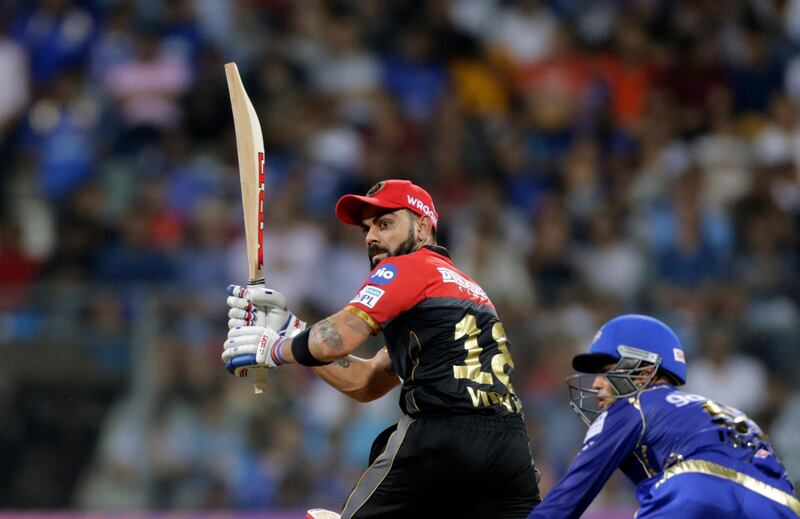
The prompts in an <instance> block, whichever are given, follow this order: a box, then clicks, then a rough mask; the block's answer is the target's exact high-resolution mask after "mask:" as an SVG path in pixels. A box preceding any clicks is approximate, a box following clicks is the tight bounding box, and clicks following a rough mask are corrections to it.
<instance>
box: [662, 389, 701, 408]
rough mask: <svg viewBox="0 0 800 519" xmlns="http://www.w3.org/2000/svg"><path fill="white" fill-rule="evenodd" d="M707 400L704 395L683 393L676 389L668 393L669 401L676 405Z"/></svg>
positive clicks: (681, 405) (680, 405)
mask: <svg viewBox="0 0 800 519" xmlns="http://www.w3.org/2000/svg"><path fill="white" fill-rule="evenodd" d="M706 400H708V399H707V398H706V397H704V396H701V395H693V394H691V393H681V392H680V391H674V392H672V393H670V394H668V395H667V402H669V403H670V404H672V405H674V406H675V407H683V406H685V405H689V404H691V403H692V402H705V401H706Z"/></svg>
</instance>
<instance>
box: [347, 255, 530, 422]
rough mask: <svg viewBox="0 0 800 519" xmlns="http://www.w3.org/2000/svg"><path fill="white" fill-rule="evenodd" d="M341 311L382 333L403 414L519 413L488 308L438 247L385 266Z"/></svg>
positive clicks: (500, 336) (504, 348) (507, 358)
mask: <svg viewBox="0 0 800 519" xmlns="http://www.w3.org/2000/svg"><path fill="white" fill-rule="evenodd" d="M346 310H348V311H351V312H353V313H354V314H356V315H358V316H359V317H361V318H362V319H364V320H365V321H366V322H367V323H368V324H369V325H370V326H371V327H372V329H373V331H374V332H375V333H376V334H378V333H380V332H381V331H383V335H384V337H385V338H386V343H387V347H388V350H389V356H390V357H391V359H392V366H393V367H394V370H395V372H396V373H397V374H398V375H399V376H400V378H401V379H402V380H403V387H402V395H401V398H400V407H401V408H402V409H403V412H405V413H407V414H415V413H419V412H423V411H432V412H447V413H478V414H487V415H504V414H517V413H520V412H521V410H522V405H521V403H520V401H519V399H518V398H517V396H516V394H515V393H514V389H513V387H512V385H511V382H510V380H509V377H510V375H511V371H512V370H513V368H514V363H513V361H512V360H511V355H510V353H509V349H508V348H509V344H508V341H507V339H506V335H505V331H504V330H503V325H502V324H501V323H500V320H499V319H498V318H497V313H496V311H495V308H494V305H492V302H491V301H490V300H489V298H488V296H487V295H486V293H485V292H484V291H483V289H482V288H481V287H480V286H479V285H478V284H477V283H475V282H474V281H473V280H472V279H470V278H469V276H467V275H466V274H464V273H463V272H461V271H460V270H458V269H457V268H456V267H455V265H454V264H453V262H452V260H451V259H450V257H449V256H448V254H447V251H446V250H445V249H444V248H442V247H423V248H421V249H420V250H418V251H416V252H414V253H411V254H405V255H402V256H393V257H389V258H387V259H385V260H383V261H382V262H380V263H379V264H378V265H377V266H376V267H375V268H374V269H373V270H372V272H371V273H370V276H369V278H368V279H367V281H366V282H365V283H364V285H363V286H362V287H361V290H359V292H358V294H357V295H356V296H355V297H354V298H353V300H352V301H350V304H349V305H348V306H347V307H346Z"/></svg>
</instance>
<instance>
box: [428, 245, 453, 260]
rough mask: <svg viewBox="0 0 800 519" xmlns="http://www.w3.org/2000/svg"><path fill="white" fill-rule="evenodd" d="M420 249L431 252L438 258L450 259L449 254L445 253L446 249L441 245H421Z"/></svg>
mask: <svg viewBox="0 0 800 519" xmlns="http://www.w3.org/2000/svg"><path fill="white" fill-rule="evenodd" d="M422 248H423V249H428V250H429V251H431V252H435V253H436V254H438V255H439V256H444V257H445V258H447V259H450V253H449V252H447V249H445V248H444V247H442V246H441V245H423V246H422Z"/></svg>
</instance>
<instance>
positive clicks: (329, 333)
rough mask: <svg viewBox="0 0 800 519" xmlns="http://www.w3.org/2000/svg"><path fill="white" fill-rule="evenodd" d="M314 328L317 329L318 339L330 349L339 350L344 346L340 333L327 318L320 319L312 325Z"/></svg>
mask: <svg viewBox="0 0 800 519" xmlns="http://www.w3.org/2000/svg"><path fill="white" fill-rule="evenodd" d="M314 329H315V330H316V331H317V337H318V338H319V340H320V341H321V342H323V343H324V344H325V345H326V346H328V347H329V348H330V349H332V350H340V349H341V348H342V346H344V339H342V334H340V333H339V330H337V329H336V327H335V326H334V325H333V324H331V322H330V321H329V320H328V319H324V320H322V321H320V322H319V324H317V325H315V326H314ZM312 331H313V330H312Z"/></svg>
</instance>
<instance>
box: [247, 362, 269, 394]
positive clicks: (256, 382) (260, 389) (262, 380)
mask: <svg viewBox="0 0 800 519" xmlns="http://www.w3.org/2000/svg"><path fill="white" fill-rule="evenodd" d="M267 371H268V370H267V369H266V368H259V369H251V370H250V376H251V377H253V392H254V393H255V394H257V395H260V394H262V393H264V392H265V391H266V390H267Z"/></svg>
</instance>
